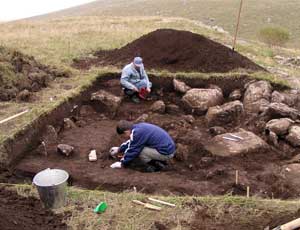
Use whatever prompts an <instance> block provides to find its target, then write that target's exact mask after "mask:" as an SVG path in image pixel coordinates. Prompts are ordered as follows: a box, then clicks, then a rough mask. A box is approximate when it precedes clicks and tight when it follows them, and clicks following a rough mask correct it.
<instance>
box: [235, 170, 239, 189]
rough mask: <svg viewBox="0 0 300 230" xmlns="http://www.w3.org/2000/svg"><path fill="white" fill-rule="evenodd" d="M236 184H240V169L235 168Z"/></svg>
mask: <svg viewBox="0 0 300 230" xmlns="http://www.w3.org/2000/svg"><path fill="white" fill-rule="evenodd" d="M235 184H236V185H238V184H239V170H235Z"/></svg>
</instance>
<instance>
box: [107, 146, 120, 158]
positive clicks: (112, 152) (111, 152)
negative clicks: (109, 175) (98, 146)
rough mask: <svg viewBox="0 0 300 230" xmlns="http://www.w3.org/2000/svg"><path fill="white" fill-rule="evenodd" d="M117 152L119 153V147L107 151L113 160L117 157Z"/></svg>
mask: <svg viewBox="0 0 300 230" xmlns="http://www.w3.org/2000/svg"><path fill="white" fill-rule="evenodd" d="M118 152H119V147H112V148H111V149H110V150H109V153H110V155H111V156H112V157H113V158H116V157H117V154H118Z"/></svg>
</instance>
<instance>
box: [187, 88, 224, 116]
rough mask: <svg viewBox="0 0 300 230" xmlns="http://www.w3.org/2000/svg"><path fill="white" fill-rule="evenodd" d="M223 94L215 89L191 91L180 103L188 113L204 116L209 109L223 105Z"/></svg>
mask: <svg viewBox="0 0 300 230" xmlns="http://www.w3.org/2000/svg"><path fill="white" fill-rule="evenodd" d="M223 100H224V98H223V94H222V93H221V92H220V91H219V90H217V89H191V90H189V91H188V92H187V93H186V94H185V95H184V96H183V97H182V101H183V103H184V105H185V107H186V109H188V110H189V111H191V112H192V113H195V114H197V115H202V114H204V113H205V112H206V111H207V110H208V108H209V107H212V106H216V105H220V104H222V103H223Z"/></svg>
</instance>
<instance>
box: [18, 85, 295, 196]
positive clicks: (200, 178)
mask: <svg viewBox="0 0 300 230" xmlns="http://www.w3.org/2000/svg"><path fill="white" fill-rule="evenodd" d="M164 82H167V80H166V81H164ZM230 84H234V81H232V82H230V83H229V82H228V83H227V87H229V85H230ZM156 85H159V86H160V88H155V87H154V89H153V95H152V101H144V102H143V103H141V104H138V105H137V104H133V103H131V102H130V101H129V100H128V99H126V100H124V102H123V103H122V105H121V107H120V108H119V110H118V112H117V114H116V116H115V117H113V118H112V117H110V116H109V114H108V113H107V111H105V110H104V108H103V107H101V106H99V105H97V104H96V103H91V102H90V101H89V100H86V101H83V104H86V105H90V106H92V107H93V109H90V110H87V112H86V114H85V115H79V110H77V112H76V111H74V112H73V116H72V117H71V119H73V120H74V121H75V122H76V124H78V127H76V128H72V129H68V130H63V129H61V127H57V130H60V132H59V137H58V138H59V141H58V143H64V144H69V145H72V146H74V147H75V152H74V154H73V155H72V156H70V157H65V156H62V155H60V154H58V153H57V152H56V145H53V146H50V147H49V148H48V149H47V151H48V155H47V156H44V155H41V154H39V153H37V152H36V151H33V152H31V153H30V154H28V156H27V157H25V158H24V159H23V160H22V161H21V162H20V164H18V165H17V167H16V172H15V173H16V174H17V175H29V176H31V177H32V176H34V175H35V174H36V173H37V172H39V171H40V170H43V169H45V168H48V167H50V168H61V169H65V170H66V171H68V172H69V173H70V174H71V176H72V179H73V184H75V185H79V186H83V187H87V188H92V189H95V188H98V189H106V190H110V191H114V192H117V191H123V190H132V189H133V187H136V188H137V190H138V191H140V192H145V193H151V194H165V195H170V194H175V195H221V194H233V195H235V194H238V195H246V187H247V186H249V187H250V194H251V195H257V196H260V197H268V198H271V197H274V198H284V199H286V198H293V197H297V196H298V193H299V191H298V188H295V187H292V186H291V185H290V184H289V183H288V181H286V180H285V178H283V177H282V176H281V174H280V170H281V166H282V165H283V164H284V162H285V160H288V159H290V158H291V157H293V156H294V155H295V154H296V152H295V151H289V152H281V153H280V151H278V150H274V149H272V148H270V149H268V150H265V151H260V152H255V153H252V154H249V155H247V154H246V155H243V156H235V157H228V158H224V157H217V156H212V155H211V153H209V152H208V151H206V150H205V149H204V147H203V143H206V142H209V141H210V140H211V139H212V136H211V134H210V133H209V131H208V128H207V127H206V125H205V122H204V117H203V116H195V122H194V123H193V124H190V123H189V122H188V121H187V119H186V116H185V115H186V112H185V111H184V110H183V109H182V108H181V107H180V109H179V111H178V112H177V113H175V114H172V113H166V114H157V113H150V112H149V107H150V105H151V104H152V103H153V101H154V100H158V99H162V100H164V102H165V104H167V105H169V104H171V103H172V104H178V105H179V106H181V104H180V97H181V96H180V95H178V94H177V93H175V92H174V91H172V90H171V89H170V88H168V87H164V85H163V83H161V84H156ZM98 87H99V88H102V89H106V90H109V91H110V92H112V93H114V94H115V95H120V86H119V81H118V79H111V80H108V81H105V82H102V83H101V84H99V86H98ZM161 87H162V88H163V91H162V90H161V89H162V88H161ZM95 90H96V89H95ZM162 92H163V96H162ZM224 94H225V95H226V91H225V93H224ZM78 109H80V108H78ZM96 111H97V112H96ZM144 113H147V114H148V115H149V118H148V119H147V121H148V122H150V123H154V124H157V125H159V126H161V127H162V128H164V129H166V130H167V131H168V132H169V133H170V135H171V136H172V137H173V138H174V140H175V141H176V144H177V145H178V144H184V145H187V146H188V149H189V150H188V153H187V159H186V160H184V161H180V160H176V159H175V160H174V161H173V162H172V163H171V165H170V167H169V170H168V171H165V172H158V173H152V174H147V173H143V172H140V171H137V170H134V169H119V170H118V169H111V168H110V165H111V164H112V163H113V162H114V160H112V159H109V157H108V150H109V148H110V147H111V146H118V145H119V144H120V143H121V142H122V140H120V139H119V137H118V136H117V135H116V133H115V125H116V123H117V121H118V120H119V119H129V120H135V119H136V118H137V117H139V116H140V115H141V114H144ZM240 127H242V128H245V129H247V130H252V131H254V132H257V134H258V129H257V127H256V126H255V122H251V123H250V124H249V123H247V122H246V120H243V121H242V122H241V123H240V124H228V125H227V126H226V130H227V131H228V132H233V131H236V130H238V128H240ZM262 137H263V136H262ZM91 149H96V150H97V154H98V161H97V162H89V161H88V153H89V151H90V150H91ZM236 170H239V175H240V176H239V184H238V185H235V171H236Z"/></svg>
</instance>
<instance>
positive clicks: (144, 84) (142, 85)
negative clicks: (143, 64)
mask: <svg viewBox="0 0 300 230" xmlns="http://www.w3.org/2000/svg"><path fill="white" fill-rule="evenodd" d="M132 84H133V85H134V86H135V87H136V88H138V90H140V89H141V88H146V87H147V82H146V80H145V79H143V80H141V81H139V82H136V83H132ZM149 86H150V88H151V87H152V83H151V82H149ZM123 87H124V86H123ZM124 93H125V94H126V95H128V96H132V95H134V94H135V93H136V92H135V91H133V90H131V89H127V88H124Z"/></svg>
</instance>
